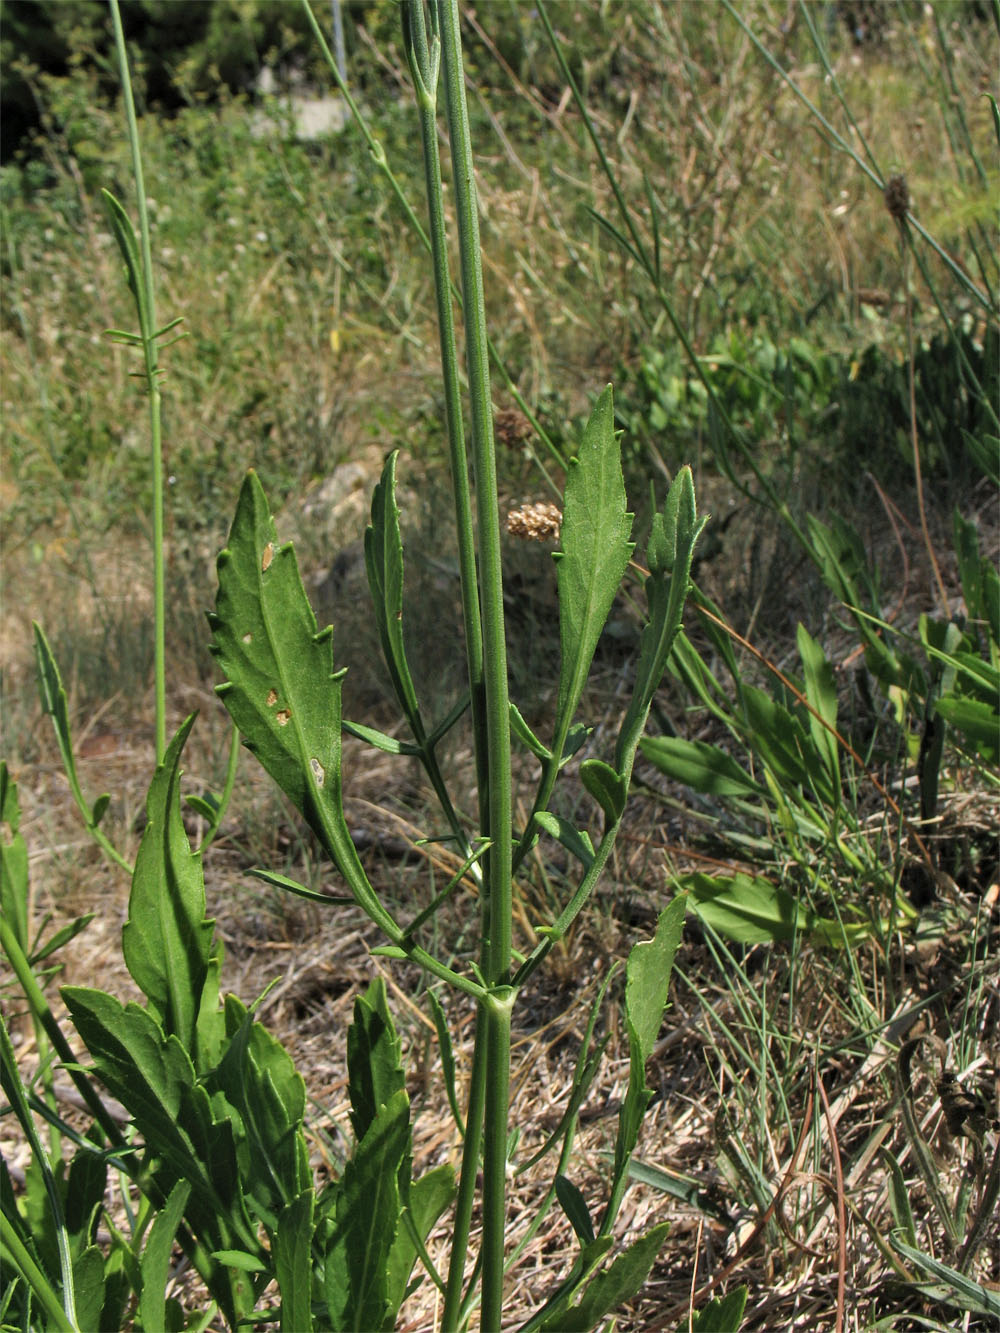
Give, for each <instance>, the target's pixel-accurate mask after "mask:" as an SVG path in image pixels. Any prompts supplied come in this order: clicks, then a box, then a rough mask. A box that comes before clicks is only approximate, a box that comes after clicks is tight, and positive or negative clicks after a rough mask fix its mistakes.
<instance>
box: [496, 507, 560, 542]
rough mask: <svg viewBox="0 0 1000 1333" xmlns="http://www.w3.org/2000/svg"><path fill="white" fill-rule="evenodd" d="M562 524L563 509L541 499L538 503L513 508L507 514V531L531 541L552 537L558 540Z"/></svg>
mask: <svg viewBox="0 0 1000 1333" xmlns="http://www.w3.org/2000/svg"><path fill="white" fill-rule="evenodd" d="M561 524H562V511H561V510H559V509H557V508H556V506H555V505H554V504H547V503H546V502H545V501H541V500H540V501H539V502H538V503H537V504H529V505H522V506H521V508H520V509H512V510H511V511H510V513H509V514H508V515H507V531H508V532H509V533H510V535H511V536H512V537H521V538H522V539H523V540H524V541H529V542H544V541H548V540H549V539H550V538H551V539H552V540H554V541H558V540H559V528H560V525H561Z"/></svg>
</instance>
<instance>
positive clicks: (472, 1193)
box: [441, 1005, 488, 1333]
mask: <svg viewBox="0 0 1000 1333" xmlns="http://www.w3.org/2000/svg"><path fill="white" fill-rule="evenodd" d="M487 1044H488V1035H487V1026H486V1009H485V1006H484V1005H480V1006H479V1007H478V1009H477V1010H476V1036H475V1045H474V1046H473V1054H472V1072H471V1075H470V1078H469V1098H468V1103H467V1108H466V1113H465V1138H464V1140H463V1142H462V1170H461V1174H460V1176H459V1182H458V1198H457V1200H456V1201H455V1213H454V1216H453V1218H452V1243H451V1254H450V1255H449V1260H448V1284H447V1289H446V1291H445V1301H444V1311H443V1313H442V1315H441V1328H442V1330H443V1333H455V1331H456V1330H457V1329H459V1328H460V1327H461V1323H462V1318H461V1310H462V1302H463V1291H462V1286H463V1282H464V1278H465V1257H466V1254H467V1253H468V1248H469V1232H470V1230H471V1228H472V1212H473V1208H474V1207H475V1202H476V1180H477V1176H478V1174H479V1154H480V1152H481V1150H482V1146H483V1112H484V1108H485V1104H486V1058H487Z"/></svg>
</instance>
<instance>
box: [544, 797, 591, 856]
mask: <svg viewBox="0 0 1000 1333" xmlns="http://www.w3.org/2000/svg"><path fill="white" fill-rule="evenodd" d="M535 823H536V824H537V825H538V827H539V828H540V829H542V830H543V831H544V832H545V833H548V834H549V836H550V837H552V838H555V839H556V841H557V842H559V843H561V844H562V845H563V847H565V848H566V850H567V851H568V852H571V853H572V854H573V855H574V856H575V857H576V859H577V860H578V861H580V862H581V863H582V864H583V867H584V869H587V870H589V869H590V867H591V866H592V865H593V863H594V844H593V843H592V842H591V840H590V834H589V833H588V832H587V831H586V829H582V830H581V829H578V828H577V827H576V826H575V825H573V824H571V823H570V822H569V820H568V819H564V818H563V817H562V815H554V814H553V813H552V811H551V810H539V811H537V812H536V814H535Z"/></svg>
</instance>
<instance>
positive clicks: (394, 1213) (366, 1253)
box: [325, 1089, 410, 1333]
mask: <svg viewBox="0 0 1000 1333" xmlns="http://www.w3.org/2000/svg"><path fill="white" fill-rule="evenodd" d="M409 1143H410V1104H409V1098H408V1097H407V1095H406V1091H405V1090H404V1089H400V1091H399V1092H396V1093H394V1094H393V1095H392V1097H391V1098H390V1099H389V1101H388V1102H387V1103H386V1105H385V1106H383V1107H382V1108H381V1110H380V1111H379V1114H378V1116H377V1117H376V1119H375V1120H374V1121H373V1122H372V1124H371V1126H370V1128H369V1130H368V1132H367V1134H366V1135H365V1136H364V1138H363V1139H362V1140H361V1142H360V1143H358V1145H357V1147H356V1148H355V1151H354V1154H353V1156H352V1157H351V1160H350V1161H349V1162H348V1163H347V1165H346V1166H345V1168H344V1174H343V1176H342V1177H341V1179H340V1181H339V1182H338V1189H337V1192H336V1206H337V1213H336V1223H335V1226H334V1228H333V1233H332V1235H331V1237H330V1243H329V1247H328V1249H327V1254H326V1274H325V1278H326V1299H327V1304H328V1307H329V1315H330V1322H331V1323H332V1325H333V1327H334V1328H336V1329H350V1330H354V1331H355V1333H362V1330H364V1331H366V1333H367V1330H380V1329H383V1328H387V1327H391V1325H392V1322H393V1321H394V1315H393V1312H392V1311H391V1310H390V1309H389V1259H390V1254H391V1251H392V1248H393V1244H394V1242H395V1239H396V1233H397V1230H398V1228H399V1222H400V1214H401V1212H402V1201H401V1199H400V1195H399V1168H400V1165H401V1163H402V1161H403V1159H404V1157H405V1156H406V1154H407V1153H408V1151H409Z"/></svg>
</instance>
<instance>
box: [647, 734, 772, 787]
mask: <svg viewBox="0 0 1000 1333" xmlns="http://www.w3.org/2000/svg"><path fill="white" fill-rule="evenodd" d="M639 749H640V751H641V752H642V754H643V756H644V758H646V759H648V760H649V762H650V763H651V764H653V765H655V767H656V768H658V769H659V770H660V772H661V773H665V774H666V775H667V777H669V778H673V779H674V781H675V782H683V783H684V785H685V786H686V787H691V788H692V790H694V791H700V792H707V793H710V794H711V795H713V796H738V797H742V798H744V799H749V798H753V797H761V796H766V795H767V793H766V791H765V790H764V788H763V787H760V786H758V784H757V783H756V782H754V780H753V778H751V776H750V774H749V773H747V772H746V770H745V769H743V768H741V767H740V765H739V764H738V763H737V762H736V760H735V759H733V757H732V756H731V755H728V754H726V752H725V751H724V750H720V749H719V748H718V746H716V745H707V744H706V743H705V742H704V741H688V740H684V739H683V738H682V737H680V736H644V737H643V738H642V740H641V741H640V742H639Z"/></svg>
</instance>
